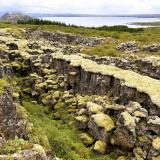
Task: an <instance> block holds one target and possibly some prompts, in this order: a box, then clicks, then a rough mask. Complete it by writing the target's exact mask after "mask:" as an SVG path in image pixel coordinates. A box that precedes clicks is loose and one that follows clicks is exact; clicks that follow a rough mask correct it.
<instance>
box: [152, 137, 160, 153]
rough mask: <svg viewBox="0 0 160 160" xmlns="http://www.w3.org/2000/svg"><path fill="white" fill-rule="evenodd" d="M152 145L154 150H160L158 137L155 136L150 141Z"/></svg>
mask: <svg viewBox="0 0 160 160" xmlns="http://www.w3.org/2000/svg"><path fill="white" fill-rule="evenodd" d="M152 146H153V148H154V149H155V150H159V151H160V137H157V138H155V139H154V140H153V142H152Z"/></svg>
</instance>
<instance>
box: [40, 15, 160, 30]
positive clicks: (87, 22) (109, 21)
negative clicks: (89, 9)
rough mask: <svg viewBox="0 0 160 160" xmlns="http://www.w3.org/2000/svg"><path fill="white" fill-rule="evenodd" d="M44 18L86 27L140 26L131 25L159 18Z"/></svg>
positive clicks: (136, 26)
mask: <svg viewBox="0 0 160 160" xmlns="http://www.w3.org/2000/svg"><path fill="white" fill-rule="evenodd" d="M42 19H45V20H51V21H58V22H64V23H66V24H74V25H78V26H85V27H99V26H103V25H107V26H114V25H127V26H128V27H134V28H138V27H141V26H138V25H130V23H132V22H155V21H160V19H159V18H136V17H44V18H42Z"/></svg>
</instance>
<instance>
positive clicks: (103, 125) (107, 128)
mask: <svg viewBox="0 0 160 160" xmlns="http://www.w3.org/2000/svg"><path fill="white" fill-rule="evenodd" d="M88 128H89V132H90V133H91V135H93V136H94V138H95V139H99V140H104V141H105V142H107V141H108V140H109V139H108V138H109V136H110V134H111V132H112V130H113V129H114V128H115V125H114V122H113V120H112V119H111V118H110V116H108V115H106V114H104V113H97V114H94V115H92V116H91V118H90V120H89V122H88Z"/></svg>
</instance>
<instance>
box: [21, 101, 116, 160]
mask: <svg viewBox="0 0 160 160" xmlns="http://www.w3.org/2000/svg"><path fill="white" fill-rule="evenodd" d="M23 105H24V107H25V109H26V110H27V112H28V116H29V120H30V122H32V123H33V124H34V126H35V127H37V128H39V129H40V130H43V131H44V134H45V135H47V137H48V139H49V143H50V145H51V147H52V148H53V151H54V152H55V153H56V155H57V157H59V158H63V160H68V159H69V160H114V159H115V158H114V155H113V154H111V155H102V156H99V155H96V154H95V153H93V151H92V147H88V148H86V146H85V145H84V144H83V142H82V141H81V140H80V138H79V136H78V135H79V134H80V131H78V130H77V129H76V128H75V127H74V123H73V120H72V118H71V116H70V115H69V114H68V113H67V109H65V108H63V107H62V104H60V107H59V108H63V109H62V110H61V119H60V120H53V118H52V117H53V115H52V114H45V110H46V107H44V106H40V105H33V104H31V103H30V102H26V101H24V102H23ZM57 105H58V104H57ZM70 124H72V125H70Z"/></svg>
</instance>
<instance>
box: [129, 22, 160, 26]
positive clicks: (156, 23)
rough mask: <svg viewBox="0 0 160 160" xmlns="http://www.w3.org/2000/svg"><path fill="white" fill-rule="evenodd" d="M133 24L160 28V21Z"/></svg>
mask: <svg viewBox="0 0 160 160" xmlns="http://www.w3.org/2000/svg"><path fill="white" fill-rule="evenodd" d="M132 24H134V25H140V26H160V21H159V22H135V23H132Z"/></svg>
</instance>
